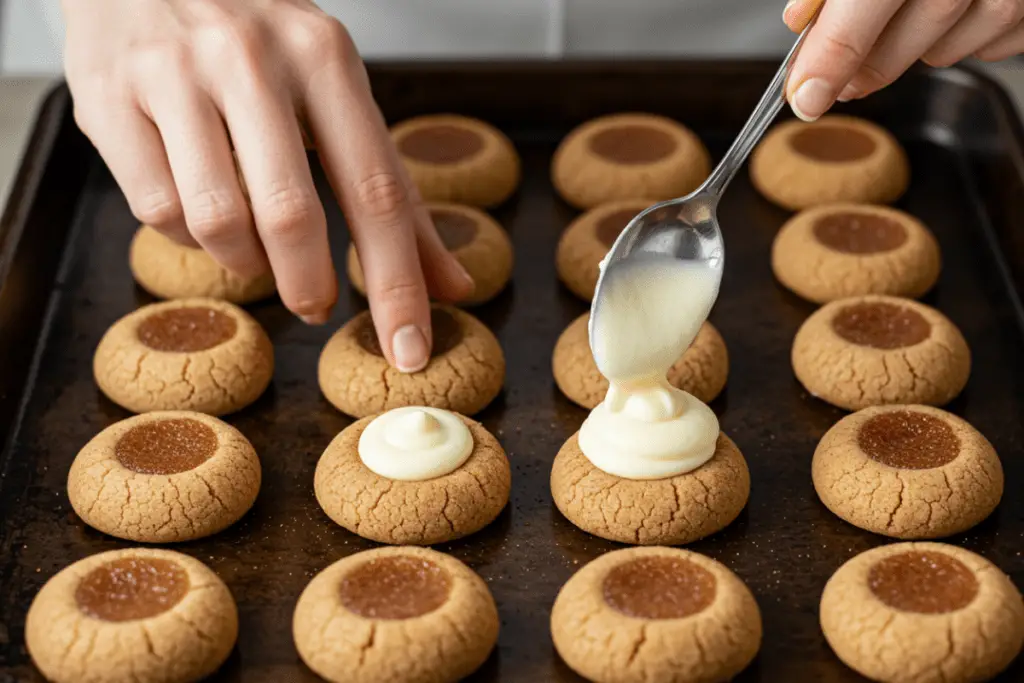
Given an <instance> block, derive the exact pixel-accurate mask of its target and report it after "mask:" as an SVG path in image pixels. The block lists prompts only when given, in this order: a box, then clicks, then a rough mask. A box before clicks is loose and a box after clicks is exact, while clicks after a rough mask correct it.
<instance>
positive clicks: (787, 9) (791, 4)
mask: <svg viewBox="0 0 1024 683" xmlns="http://www.w3.org/2000/svg"><path fill="white" fill-rule="evenodd" d="M796 2H797V0H789V2H787V3H786V8H785V9H784V10H782V20H783V21H786V15H787V14H789V10H790V8H792V7H793V5H795V4H796Z"/></svg>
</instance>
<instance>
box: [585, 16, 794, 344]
mask: <svg viewBox="0 0 1024 683" xmlns="http://www.w3.org/2000/svg"><path fill="white" fill-rule="evenodd" d="M812 24H813V22H811V24H808V26H807V27H806V28H804V30H803V32H802V33H801V34H800V36H799V37H798V38H797V39H796V41H795V42H794V44H793V47H792V49H790V51H789V54H788V55H787V56H786V58H785V60H783V62H782V66H781V67H779V70H778V71H777V72H776V73H775V76H774V77H773V78H772V81H771V83H770V84H769V86H768V89H767V90H766V91H765V94H764V95H763V96H762V97H761V100H760V102H758V105H757V107H756V108H755V109H754V113H753V114H751V116H750V118H749V119H748V120H747V122H746V124H745V125H744V126H743V130H741V131H740V134H739V135H738V136H737V137H736V140H735V141H734V142H733V143H732V146H731V147H730V148H729V151H728V152H726V153H725V156H724V157H723V158H722V161H721V162H719V164H718V166H717V167H716V168H715V170H714V171H712V172H711V175H710V176H708V179H707V180H705V181H704V183H703V184H702V185H701V186H700V187H699V188H697V189H696V190H694V191H693V192H691V193H690V194H688V195H686V196H685V197H681V198H679V199H671V200H668V201H665V202H661V203H659V204H655V205H654V206H651V207H649V208H647V209H644V210H643V211H641V212H640V214H638V215H637V216H636V217H635V218H633V220H631V221H630V222H629V224H628V225H627V226H626V228H625V229H624V230H623V231H622V232H621V233H620V234H619V237H618V239H616V240H615V243H614V244H613V245H612V248H611V249H610V250H609V251H608V255H607V256H606V257H605V259H604V261H603V262H602V265H601V273H600V275H599V276H598V279H597V287H596V288H595V290H594V299H593V303H592V304H591V314H590V323H589V327H590V340H591V350H592V351H593V350H594V348H593V345H594V338H595V334H594V329H595V321H596V320H597V319H598V317H599V316H600V315H601V307H602V301H603V299H604V297H603V294H604V293H605V292H604V287H603V285H605V284H606V282H607V281H608V274H609V273H610V272H612V271H613V270H616V269H617V268H621V267H622V266H623V265H624V262H626V261H628V260H631V259H636V258H637V257H642V258H648V259H658V258H666V259H676V260H680V261H689V262H691V263H693V264H694V265H698V264H699V265H701V266H703V267H704V268H705V269H706V271H707V272H708V273H709V275H710V276H711V277H714V278H715V279H716V280H715V283H714V291H715V297H716V298H717V292H718V287H719V285H720V284H721V280H722V268H723V266H724V264H725V242H724V240H723V238H722V230H721V228H720V227H719V225H718V202H719V200H720V199H721V197H722V194H723V193H724V192H725V189H726V188H727V187H728V185H729V182H730V181H731V180H732V179H733V177H734V176H735V175H736V172H737V171H738V170H739V169H740V167H741V166H742V165H743V162H744V161H746V159H747V157H748V156H749V155H750V152H751V151H752V150H753V149H754V147H755V145H757V143H758V141H760V139H761V137H762V136H763V135H764V133H765V131H767V130H768V126H770V125H771V123H772V121H773V120H774V119H775V117H776V115H777V114H778V113H779V111H780V110H781V109H782V106H783V105H784V104H785V102H786V97H785V89H786V80H787V78H788V77H789V71H790V68H791V66H792V64H793V61H794V60H795V58H796V55H797V52H798V51H799V49H800V45H801V44H802V43H803V41H804V38H805V37H806V36H807V33H808V31H810V28H811V25H812Z"/></svg>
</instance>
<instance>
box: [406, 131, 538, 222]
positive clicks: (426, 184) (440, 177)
mask: <svg viewBox="0 0 1024 683" xmlns="http://www.w3.org/2000/svg"><path fill="white" fill-rule="evenodd" d="M391 137H392V139H393V140H394V141H395V146H396V147H397V148H398V153H399V154H400V155H401V157H402V161H403V162H404V163H405V167H406V169H408V171H409V175H410V176H411V177H412V181H413V182H414V183H416V187H418V188H419V191H420V195H422V196H423V199H424V200H426V201H428V202H455V203H458V204H469V205H470V206H480V207H490V206H496V205H498V204H501V203H502V202H503V201H505V200H506V199H508V198H509V197H510V196H511V195H512V193H513V192H515V190H516V187H517V186H518V185H519V173H520V170H519V167H520V163H519V155H518V154H517V153H516V150H515V147H513V146H512V141H511V140H509V139H508V138H507V137H505V134H504V133H502V132H501V131H500V130H498V129H497V128H495V127H494V126H492V125H490V124H488V123H484V122H483V121H480V120H478V119H472V118H469V117H466V116H458V115H455V114H437V115H431V116H418V117H416V118H412V119H408V120H407V121H403V122H401V123H399V124H398V125H396V126H395V127H394V128H392V129H391Z"/></svg>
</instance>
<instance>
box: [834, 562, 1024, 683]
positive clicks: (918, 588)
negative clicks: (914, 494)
mask: <svg viewBox="0 0 1024 683" xmlns="http://www.w3.org/2000/svg"><path fill="white" fill-rule="evenodd" d="M820 617H821V629H822V632H823V633H824V634H825V638H826V640H827V641H828V643H829V645H830V646H831V647H832V649H833V650H834V651H835V653H836V655H838V657H839V659H841V660H842V661H843V663H845V664H846V665H847V666H849V667H850V668H852V669H854V670H856V671H858V672H859V673H861V674H863V675H864V676H867V677H868V678H870V679H871V680H875V681H883V682H885V683H968V682H976V681H987V680H991V679H992V678H994V677H995V676H996V675H997V674H998V673H999V672H1000V671H1002V670H1003V669H1005V668H1006V667H1007V666H1009V665H1010V662H1012V661H1013V659H1014V658H1015V657H1016V656H1017V654H1018V653H1019V652H1020V649H1021V644H1022V643H1024V602H1022V600H1021V595H1020V592H1018V590H1017V588H1016V587H1015V586H1014V585H1013V582H1012V581H1011V580H1010V578H1009V577H1008V576H1006V575H1005V574H1004V573H1003V572H1002V571H1000V569H999V568H998V567H996V566H995V565H994V564H992V563H991V562H989V561H988V560H986V559H985V558H983V557H981V556H980V555H976V554H975V553H972V552H970V551H967V550H964V549H962V548H958V547H956V546H952V545H946V544H943V543H894V544H891V545H886V546H882V547H879V548H874V549H873V550H868V551H867V552H864V553H861V554H860V555H857V556H856V557H854V558H853V559H851V560H849V561H848V562H847V563H846V564H844V565H843V566H842V567H840V568H839V570H838V571H836V573H835V574H833V575H832V578H830V579H829V581H828V583H827V584H826V585H825V591H824V593H823V594H822V596H821V610H820Z"/></svg>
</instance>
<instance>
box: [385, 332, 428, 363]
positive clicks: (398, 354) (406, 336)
mask: <svg viewBox="0 0 1024 683" xmlns="http://www.w3.org/2000/svg"><path fill="white" fill-rule="evenodd" d="M391 353H393V354H394V356H395V367H397V368H398V371H399V372H419V371H420V370H422V369H423V368H425V367H426V366H427V361H428V360H430V352H429V351H428V350H427V338H426V337H424V336H423V332H421V331H420V329H419V328H418V327H416V326H415V325H406V326H405V327H400V328H399V329H398V331H397V332H395V336H394V337H392V338H391Z"/></svg>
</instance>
